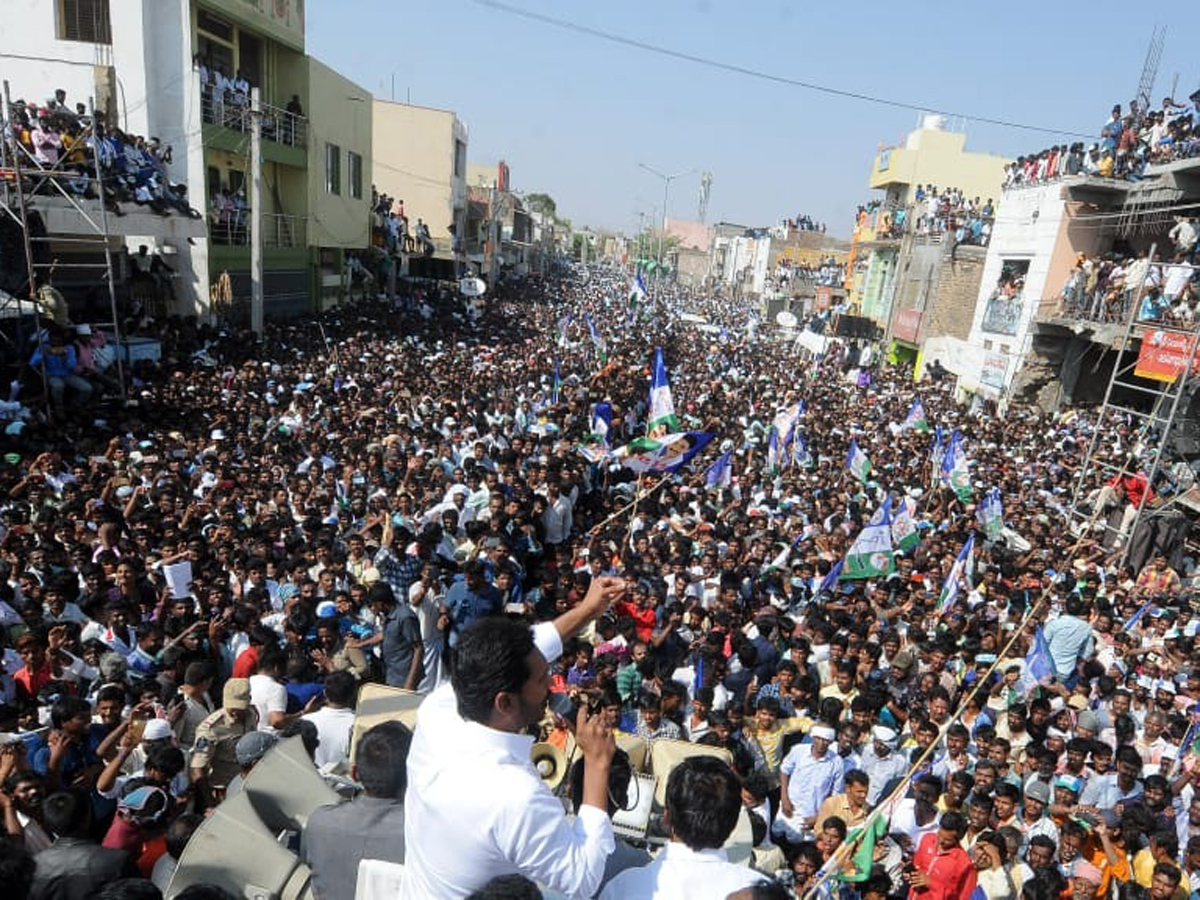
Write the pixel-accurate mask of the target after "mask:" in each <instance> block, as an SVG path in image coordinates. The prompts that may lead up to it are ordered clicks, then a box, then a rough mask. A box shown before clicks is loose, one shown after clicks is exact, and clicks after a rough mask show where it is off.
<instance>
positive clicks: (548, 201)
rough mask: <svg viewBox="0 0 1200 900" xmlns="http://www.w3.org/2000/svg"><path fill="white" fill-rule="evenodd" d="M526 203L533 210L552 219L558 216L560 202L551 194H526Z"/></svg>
mask: <svg viewBox="0 0 1200 900" xmlns="http://www.w3.org/2000/svg"><path fill="white" fill-rule="evenodd" d="M525 204H526V206H528V207H529V208H530V209H531V210H532V211H533V212H539V213H543V214H545V215H547V216H549V217H550V218H551V219H557V218H558V204H557V203H555V202H554V198H553V197H551V196H550V195H549V194H526V195H525Z"/></svg>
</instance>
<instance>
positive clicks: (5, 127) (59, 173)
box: [0, 80, 126, 408]
mask: <svg viewBox="0 0 1200 900" xmlns="http://www.w3.org/2000/svg"><path fill="white" fill-rule="evenodd" d="M3 88H4V108H3V110H0V131H2V133H3V140H0V184H2V185H3V187H2V189H0V217H5V218H8V219H11V220H12V221H13V222H15V223H16V225H17V227H18V228H19V229H20V231H21V235H22V240H23V243H24V250H25V268H26V275H25V282H24V285H23V288H24V290H23V291H16V292H13V294H11V295H10V294H8V293H6V292H3V291H0V319H4V318H8V317H14V316H15V318H16V321H17V330H16V341H15V343H14V346H13V347H12V349H13V351H14V352H15V354H16V358H17V359H18V360H23V359H25V358H26V351H27V349H28V348H27V347H26V346H24V343H25V342H24V338H23V330H22V322H23V320H24V318H25V315H26V314H27V312H28V314H29V315H31V316H32V318H33V328H34V333H35V336H36V341H37V346H38V347H42V348H44V347H45V335H44V333H43V328H42V317H43V315H48V314H49V312H50V306H51V301H52V299H53V297H54V295H53V293H49V294H47V291H48V289H52V288H53V285H52V284H51V283H50V282H51V278H52V276H53V273H54V271H55V270H57V269H78V270H90V271H95V272H102V273H103V275H102V276H101V277H102V279H103V281H104V283H105V284H106V285H107V288H108V299H109V311H110V314H111V316H112V321H111V322H100V323H96V324H97V325H98V326H99V327H101V328H109V329H111V331H112V335H113V345H114V350H115V356H116V360H115V365H116V369H117V379H118V382H119V384H120V398H121V400H122V401H124V400H125V399H126V385H125V363H124V360H123V358H122V357H123V354H124V352H125V348H124V343H123V339H122V334H121V317H120V314H119V311H118V307H117V291H116V281H115V278H114V272H113V256H112V241H113V238H114V235H113V234H112V233H111V232H110V231H109V226H108V202H109V201H108V198H107V196H106V194H105V186H104V176H103V172H102V170H101V165H100V155H101V154H100V152H99V141H97V139H96V131H95V129H96V122H97V119H96V108H95V104H94V102H92V101H91V99H90V98H89V103H88V107H89V111H90V115H89V119H88V121H87V123H86V125H85V126H84V128H83V129H82V131H81V133H80V135H79V136H78V141H77V143H78V144H79V145H88V144H90V145H91V146H92V148H93V153H92V159H93V163H94V166H93V168H92V171H79V170H78V169H74V168H71V169H68V168H66V161H67V159H68V154H66V153H64V154H62V156H61V157H60V158H59V160H58V161H57V162H56V163H55V165H53V166H45V165H43V164H42V163H40V162H39V161H38V160H37V159H36V158H35V157H34V156H33V155H32V154H31V153H30V152H29V150H28V148H26V147H25V146H24V145H23V144H22V143H21V141H20V140H19V137H18V133H19V129H18V127H16V125H15V123H14V122H13V121H12V113H13V107H12V100H11V96H10V92H9V84H8V81H7V80H6V81H4V83H3ZM80 182H86V184H87V186H88V188H92V187H94V189H95V191H94V195H93V196H94V199H93V200H92V201H87V200H86V193H87V192H85V193H84V194H83V195H80V194H78V193H76V192H75V191H73V190H68V189H67V187H66V186H65V185H67V184H69V183H80ZM27 183H28V189H27V188H26V184H27ZM46 196H48V197H52V198H62V200H64V201H66V206H65V207H64V210H63V211H64V212H65V213H66V214H67V215H69V216H72V217H77V218H75V221H77V222H79V223H80V226H79V230H78V232H77V233H72V234H51V233H50V230H49V229H48V228H47V229H45V233H41V229H35V228H34V227H32V223H33V221H34V219H33V216H34V215H35V214H36V215H38V216H39V217H40V211H39V210H37V209H31V206H37V205H39V201H37V200H33V199H32V198H34V197H46ZM42 221H43V224H44V219H43V220H42ZM35 232H37V233H35ZM51 244H56V245H61V244H70V245H75V246H77V247H80V248H83V249H85V250H86V249H88V248H91V249H93V250H97V249H100V250H103V253H104V261H103V263H100V262H68V263H61V262H59V261H58V260H56V259H53V258H51V259H50V260H49V261H46V260H42V259H40V258H39V254H38V253H37V252H35V251H36V249H38V246H39V245H45V246H46V247H49V246H50V245H51ZM22 293H24V294H25V295H26V296H27V298H28V300H27V302H28V304H29V305H28V310H27V311H26V310H25V309H24V308H23V306H22V304H23V303H24V302H25V301H23V300H22V299H21V295H22ZM14 305H15V312H14ZM50 317H51V318H53V316H50ZM59 324H62V323H59ZM0 342H4V343H10V341H9V339H8V337H7V335H5V334H4V333H3V332H2V331H0ZM40 370H41V380H42V401H43V404H44V405H46V406H47V408H48V406H49V392H48V385H47V382H46V370H45V363H44V362H43V363H42V365H41V367H40Z"/></svg>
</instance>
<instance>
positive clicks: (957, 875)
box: [908, 811, 975, 900]
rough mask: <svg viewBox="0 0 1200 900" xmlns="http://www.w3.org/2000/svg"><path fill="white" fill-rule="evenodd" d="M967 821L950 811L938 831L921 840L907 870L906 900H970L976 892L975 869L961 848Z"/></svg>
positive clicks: (960, 814) (939, 825) (939, 824)
mask: <svg viewBox="0 0 1200 900" xmlns="http://www.w3.org/2000/svg"><path fill="white" fill-rule="evenodd" d="M966 830H967V820H966V819H965V818H964V817H963V815H962V813H957V812H954V811H950V812H947V813H945V814H944V815H943V816H942V820H941V821H940V822H939V823H938V830H937V831H935V832H932V833H930V834H927V835H925V836H924V837H923V838H921V843H920V844H918V845H917V852H916V854H915V855H914V856H913V861H912V869H911V870H909V874H908V884H909V888H910V889H909V892H908V898H909V900H969V898H970V896H971V894H972V892H973V891H974V890H975V865H974V864H973V863H972V862H971V857H970V856H969V855H967V851H966V850H964V849H963V848H962V844H961V843H960V842H961V841H962V837H963V835H964V834H965V833H966Z"/></svg>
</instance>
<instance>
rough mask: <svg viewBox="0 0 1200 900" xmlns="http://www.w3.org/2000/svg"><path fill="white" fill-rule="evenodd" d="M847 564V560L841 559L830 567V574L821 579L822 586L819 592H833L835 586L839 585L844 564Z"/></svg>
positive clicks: (818, 589)
mask: <svg viewBox="0 0 1200 900" xmlns="http://www.w3.org/2000/svg"><path fill="white" fill-rule="evenodd" d="M845 564H846V561H845V560H844V559H839V560H838V561H837V562H835V563H834V564H833V566H832V568H830V570H829V574H828V575H826V576H825V577H824V578H822V579H821V586H820V587H819V588H817V593H818V594H819V593H821V592H823V591H830V592H832V591H833V590H834V588H836V587H837V582H838V578H839V577H840V576H841V574H842V566H844V565H845Z"/></svg>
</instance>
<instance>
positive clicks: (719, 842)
mask: <svg viewBox="0 0 1200 900" xmlns="http://www.w3.org/2000/svg"><path fill="white" fill-rule="evenodd" d="M741 808H742V799H741V788H740V786H739V785H738V780H737V776H736V775H734V774H733V770H732V769H731V768H729V766H728V764H726V763H725V762H724V761H723V760H720V759H716V758H714V757H708V756H692V757H689V758H687V759H685V760H684V761H683V762H681V763H680V764H679V765H678V766H676V767H675V769H674V770H672V772H671V775H670V777H669V778H668V779H667V814H668V815H669V816H670V823H671V830H672V832H673V833H674V836H675V837H677V838H679V839H680V840H681V841H683V843H684V844H686V845H687V846H688V847H689V848H690V849H692V850H715V849H717V848H719V847H722V846H724V844H725V841H726V840H728V839H729V835H731V834H732V833H733V829H734V826H735V825H737V819H738V813H740V812H741Z"/></svg>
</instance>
